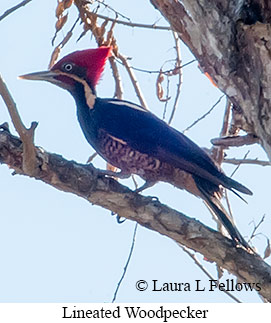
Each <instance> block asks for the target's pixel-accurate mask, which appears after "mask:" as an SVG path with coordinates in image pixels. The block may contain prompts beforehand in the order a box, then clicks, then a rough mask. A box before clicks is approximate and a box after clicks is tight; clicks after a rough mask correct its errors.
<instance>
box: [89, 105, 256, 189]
mask: <svg viewBox="0 0 271 323" xmlns="http://www.w3.org/2000/svg"><path fill="white" fill-rule="evenodd" d="M94 110H96V111H97V112H96V113H97V116H96V117H97V122H99V128H101V129H104V130H105V131H106V132H108V133H109V134H111V135H112V136H114V137H116V138H119V139H121V140H123V141H125V142H127V144H128V145H129V146H130V147H132V148H133V149H135V150H138V151H140V152H142V153H146V154H149V155H151V156H153V157H156V158H158V159H159V160H160V161H163V162H166V163H169V164H171V165H173V166H174V167H178V168H180V169H182V170H184V171H187V172H189V173H191V174H192V175H196V176H199V177H201V178H204V179H206V180H208V181H210V182H211V183H213V184H215V185H220V184H221V185H223V186H225V187H226V188H229V189H231V188H235V189H237V190H239V191H241V192H243V193H246V194H251V192H250V191H249V190H248V189H247V188H246V187H244V186H243V185H241V184H239V183H238V182H236V181H234V180H232V179H230V178H228V177H227V176H225V175H224V174H223V173H222V172H221V171H220V170H219V169H218V167H217V166H216V165H215V164H214V162H213V161H212V159H211V158H210V157H209V156H208V155H207V153H206V152H205V151H204V150H202V149H201V148H200V147H199V146H197V145H196V144H195V143H194V142H193V141H191V140H190V139H189V138H187V137H186V136H185V135H183V134H182V133H180V132H179V131H177V130H175V129H174V128H172V127H170V126H168V125H167V124H166V123H165V122H164V121H162V120H160V119H159V118H157V117H156V116H155V115H154V114H152V113H150V112H148V111H146V110H144V109H143V108H142V107H141V106H138V105H136V104H133V103H131V102H128V101H122V100H116V99H96V103H95V107H94Z"/></svg>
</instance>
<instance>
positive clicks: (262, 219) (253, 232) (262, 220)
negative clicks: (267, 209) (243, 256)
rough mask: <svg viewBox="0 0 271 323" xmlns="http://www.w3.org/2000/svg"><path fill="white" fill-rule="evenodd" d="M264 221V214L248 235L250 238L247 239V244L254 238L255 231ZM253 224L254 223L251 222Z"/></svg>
mask: <svg viewBox="0 0 271 323" xmlns="http://www.w3.org/2000/svg"><path fill="white" fill-rule="evenodd" d="M264 219H265V214H264V215H263V216H262V218H261V220H260V221H259V223H258V224H256V225H255V223H254V229H253V231H252V233H251V235H250V238H249V239H248V243H249V242H250V241H251V240H252V239H253V238H254V237H255V233H256V231H257V230H258V229H259V227H260V225H261V224H262V223H263V222H264ZM253 222H254V221H253Z"/></svg>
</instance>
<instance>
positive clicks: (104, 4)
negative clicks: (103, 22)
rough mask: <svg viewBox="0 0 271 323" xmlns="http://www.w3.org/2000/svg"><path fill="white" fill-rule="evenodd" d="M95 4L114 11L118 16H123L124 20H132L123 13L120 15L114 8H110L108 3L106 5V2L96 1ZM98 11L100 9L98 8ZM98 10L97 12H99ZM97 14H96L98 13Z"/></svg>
mask: <svg viewBox="0 0 271 323" xmlns="http://www.w3.org/2000/svg"><path fill="white" fill-rule="evenodd" d="M95 2H98V3H99V4H101V5H103V6H104V7H105V8H107V9H109V10H111V11H113V12H114V13H115V15H116V16H121V17H122V18H124V19H127V20H129V21H130V18H129V17H126V16H125V15H123V14H122V13H120V12H119V11H117V10H115V9H114V8H113V7H111V6H109V5H108V4H107V3H104V1H101V0H95ZM97 9H98V7H97ZM97 11H98V10H96V12H97ZM96 12H95V13H96Z"/></svg>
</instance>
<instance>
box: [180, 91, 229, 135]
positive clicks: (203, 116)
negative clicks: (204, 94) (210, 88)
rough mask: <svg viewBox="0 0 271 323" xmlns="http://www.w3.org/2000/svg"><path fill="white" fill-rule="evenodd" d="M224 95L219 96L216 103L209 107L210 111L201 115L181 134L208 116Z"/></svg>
mask: <svg viewBox="0 0 271 323" xmlns="http://www.w3.org/2000/svg"><path fill="white" fill-rule="evenodd" d="M224 96H225V94H223V95H221V97H220V98H219V99H218V100H217V101H216V103H215V104H214V105H213V106H212V107H211V109H210V110H208V111H207V112H206V113H204V115H202V116H201V117H200V118H198V119H197V120H196V121H194V122H193V123H192V124H191V125H190V126H188V127H187V128H186V129H184V130H183V133H185V132H186V131H188V130H190V129H191V128H192V127H194V126H195V125H196V124H197V123H198V122H200V121H201V120H202V119H204V118H205V117H206V116H207V115H208V114H210V113H211V112H212V111H213V110H214V108H215V107H216V106H217V105H218V104H219V103H220V101H221V100H222V99H223V97H224Z"/></svg>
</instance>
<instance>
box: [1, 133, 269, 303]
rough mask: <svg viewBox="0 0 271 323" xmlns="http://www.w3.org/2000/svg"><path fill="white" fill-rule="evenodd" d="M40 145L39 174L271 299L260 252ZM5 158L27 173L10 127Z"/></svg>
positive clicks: (4, 145) (3, 135)
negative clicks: (238, 245)
mask: <svg viewBox="0 0 271 323" xmlns="http://www.w3.org/2000/svg"><path fill="white" fill-rule="evenodd" d="M36 149H37V159H38V172H37V174H35V176H34V178H35V179H37V180H41V181H43V182H45V183H47V184H49V185H51V186H53V187H55V188H57V189H58V190H62V191H65V192H70V193H73V194H76V195H78V196H80V197H82V198H84V199H86V200H88V201H89V202H90V203H92V204H96V205H99V206H101V207H103V208H106V209H108V210H111V211H112V212H115V213H117V214H118V215H119V216H121V217H125V218H127V219H130V220H133V221H137V222H138V223H140V224H141V225H143V226H144V227H147V228H149V229H151V230H154V231H157V232H159V233H161V234H163V235H165V236H168V237H169V238H171V239H173V240H175V241H176V242H178V243H181V244H182V245H184V246H186V247H188V248H191V249H193V250H195V251H197V252H200V253H201V254H203V255H204V256H205V258H206V259H208V260H209V261H211V262H216V263H217V265H218V266H220V267H223V268H225V269H227V270H228V271H229V272H231V273H233V274H234V275H236V276H237V277H238V278H239V279H240V280H242V281H245V282H249V283H255V284H256V283H259V284H260V286H261V290H260V291H259V293H260V294H261V295H262V296H263V297H264V298H265V299H267V300H268V301H271V267H270V266H269V265H267V264H266V263H265V262H264V261H263V260H262V259H261V258H260V257H259V256H258V255H255V254H250V253H248V252H247V251H245V250H243V249H241V248H233V246H232V242H231V240H229V239H228V238H226V237H224V236H223V235H221V234H220V233H219V232H216V231H214V230H212V229H210V228H208V227H207V226H204V225H203V224H201V223H200V222H198V221H196V220H194V219H191V218H189V217H187V216H185V215H184V214H182V213H180V212H177V211H175V210H173V209H171V208H169V207H167V206H165V205H163V204H161V203H160V202H159V201H157V200H154V199H153V198H151V197H144V196H142V195H139V194H137V193H135V192H133V191H131V190H130V189H128V188H127V187H125V186H123V185H121V184H119V183H118V182H117V181H115V180H114V179H112V178H108V177H105V176H104V175H102V174H100V173H99V171H98V170H97V169H96V168H94V167H93V166H92V165H90V164H89V165H81V164H78V163H76V162H74V161H68V160H66V159H64V158H63V157H62V156H60V155H56V154H51V153H48V152H45V151H44V150H42V149H40V148H36ZM0 163H4V164H7V165H9V167H11V168H12V169H14V170H15V172H16V173H17V174H21V175H25V174H24V172H23V144H22V142H21V140H20V139H19V138H17V137H15V136H13V135H11V134H10V132H9V131H8V130H7V129H0Z"/></svg>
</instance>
